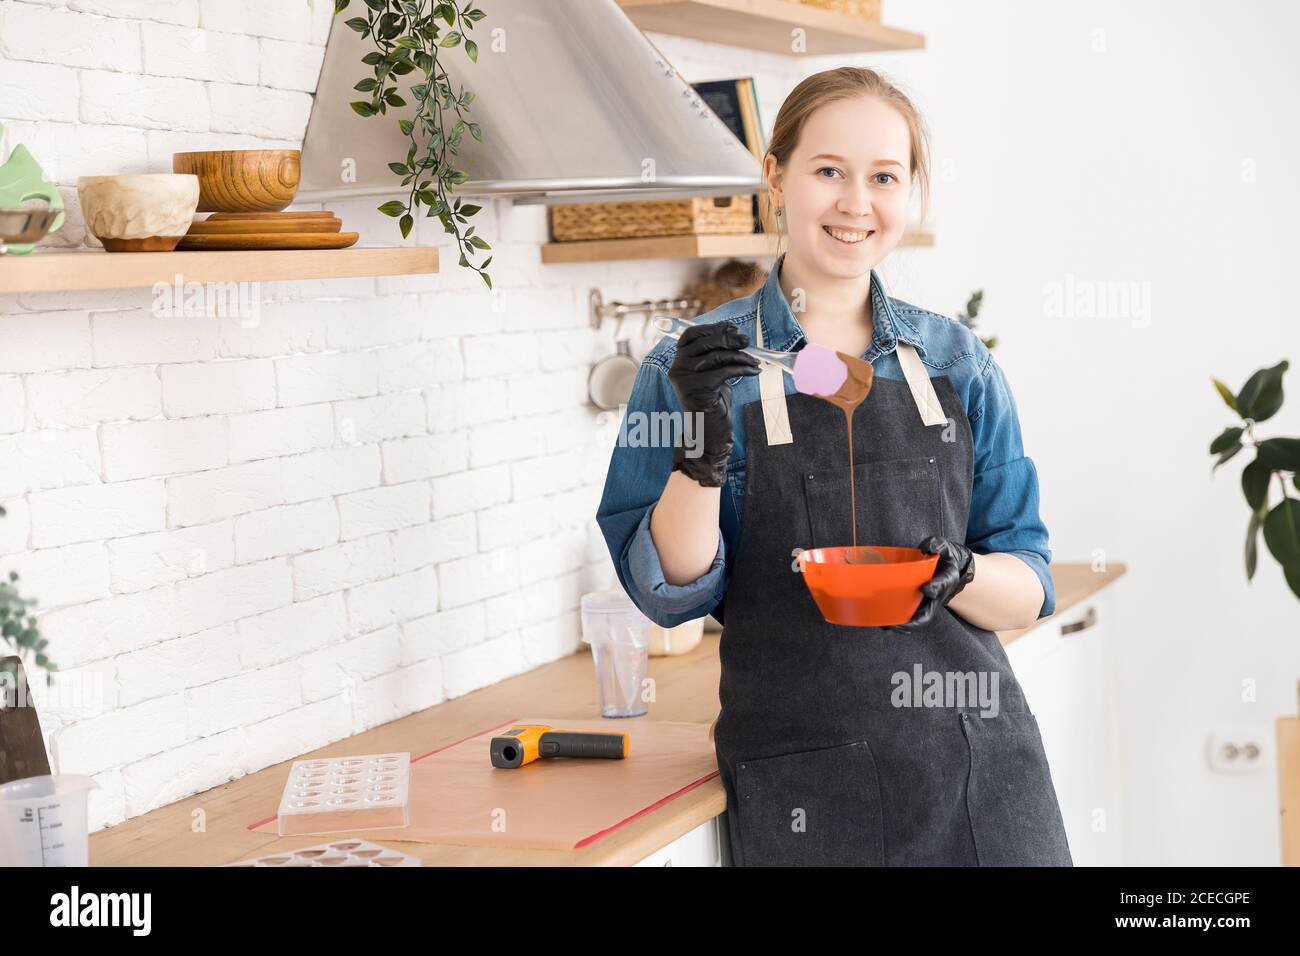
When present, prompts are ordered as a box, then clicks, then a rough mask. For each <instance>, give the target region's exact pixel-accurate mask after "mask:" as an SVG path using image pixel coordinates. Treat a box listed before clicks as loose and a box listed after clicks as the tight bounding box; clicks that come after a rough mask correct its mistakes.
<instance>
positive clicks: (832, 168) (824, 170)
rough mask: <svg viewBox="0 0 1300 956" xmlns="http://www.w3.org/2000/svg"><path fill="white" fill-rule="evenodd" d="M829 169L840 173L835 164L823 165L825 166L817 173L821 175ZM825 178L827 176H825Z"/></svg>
mask: <svg viewBox="0 0 1300 956" xmlns="http://www.w3.org/2000/svg"><path fill="white" fill-rule="evenodd" d="M827 170H829V171H830V172H832V173H838V172H839V170H838V169H836V168H835V167H834V166H823V167H821V168H820V169H818V170H817V174H818V175H819V176H820V175H821V174H822V173H824V172H826V171H827ZM823 178H825V177H823Z"/></svg>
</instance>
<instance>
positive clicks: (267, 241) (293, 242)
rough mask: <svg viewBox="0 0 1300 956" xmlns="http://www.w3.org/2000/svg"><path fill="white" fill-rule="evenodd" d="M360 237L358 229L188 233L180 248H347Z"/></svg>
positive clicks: (178, 247)
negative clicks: (339, 230)
mask: <svg viewBox="0 0 1300 956" xmlns="http://www.w3.org/2000/svg"><path fill="white" fill-rule="evenodd" d="M360 237H361V234H360V233H357V232H278V233H277V232H269V233H257V232H243V233H233V234H224V235H198V236H195V235H189V236H186V237H185V238H184V239H182V240H181V244H180V245H179V246H177V247H176V248H177V249H196V250H199V249H201V250H218V249H346V248H347V247H348V246H350V245H352V244H353V243H354V242H356V241H357V239H359V238H360Z"/></svg>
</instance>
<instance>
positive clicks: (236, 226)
mask: <svg viewBox="0 0 1300 956" xmlns="http://www.w3.org/2000/svg"><path fill="white" fill-rule="evenodd" d="M342 227H343V220H341V219H336V218H333V217H330V216H316V217H313V218H306V217H299V216H293V217H287V216H286V217H285V218H282V219H268V220H266V221H256V220H248V219H218V220H217V221H216V222H213V221H212V220H211V219H196V220H194V223H193V224H192V225H191V226H190V228H189V231H188V232H187V233H186V235H187V236H220V235H238V234H248V233H256V234H257V235H267V234H271V233H280V232H338V231H339V230H340V229H341V228H342Z"/></svg>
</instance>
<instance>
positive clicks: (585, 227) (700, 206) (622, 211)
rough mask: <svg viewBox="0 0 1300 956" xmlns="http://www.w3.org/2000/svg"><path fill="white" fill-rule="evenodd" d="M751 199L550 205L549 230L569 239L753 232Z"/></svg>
mask: <svg viewBox="0 0 1300 956" xmlns="http://www.w3.org/2000/svg"><path fill="white" fill-rule="evenodd" d="M752 200H753V196H752V195H750V194H746V195H744V196H718V197H716V198H710V197H700V196H695V197H692V198H690V199H651V200H640V201H636V202H588V203H574V204H571V205H570V204H565V205H557V206H551V207H550V209H551V235H552V237H553V238H554V239H555V241H556V242H570V241H574V240H578V239H639V238H643V237H646V236H694V235H702V234H735V233H750V232H753V231H754V214H753V202H752Z"/></svg>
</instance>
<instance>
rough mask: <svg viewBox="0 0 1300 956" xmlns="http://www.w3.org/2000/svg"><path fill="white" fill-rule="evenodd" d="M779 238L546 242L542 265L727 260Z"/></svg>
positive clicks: (929, 242)
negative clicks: (655, 260) (654, 260)
mask: <svg viewBox="0 0 1300 956" xmlns="http://www.w3.org/2000/svg"><path fill="white" fill-rule="evenodd" d="M778 238H779V237H778V236H777V235H776V234H774V233H770V232H751V233H745V234H743V235H731V236H727V235H719V236H709V235H704V236H648V237H645V238H640V239H583V240H577V241H573V242H548V243H546V244H545V245H543V246H542V262H545V263H552V264H553V263H561V262H614V261H617V260H620V259H729V258H731V257H733V256H741V257H743V256H771V255H775V254H776V247H777V240H778ZM900 245H903V246H933V245H934V234H933V233H929V232H909V233H906V234H904V236H903V241H902V242H901V243H900Z"/></svg>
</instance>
